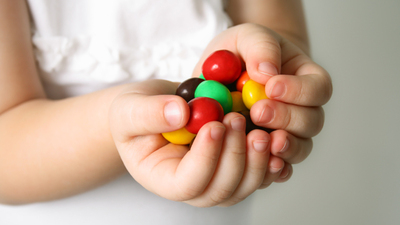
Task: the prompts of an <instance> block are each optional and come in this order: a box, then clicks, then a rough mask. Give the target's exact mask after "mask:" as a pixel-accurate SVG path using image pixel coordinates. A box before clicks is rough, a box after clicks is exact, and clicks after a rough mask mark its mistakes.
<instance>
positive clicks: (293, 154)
mask: <svg viewBox="0 0 400 225" xmlns="http://www.w3.org/2000/svg"><path fill="white" fill-rule="evenodd" d="M270 135H271V154H273V155H275V156H277V157H280V158H282V159H283V160H284V161H285V162H288V163H291V164H296V163H300V162H302V161H304V160H305V159H306V158H307V157H308V156H309V155H310V153H311V150H312V147H313V142H312V139H311V138H305V139H304V138H298V137H296V136H294V135H292V134H290V133H288V132H287V131H285V130H275V131H273V132H272V133H271V134H270Z"/></svg>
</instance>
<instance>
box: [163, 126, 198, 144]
mask: <svg viewBox="0 0 400 225" xmlns="http://www.w3.org/2000/svg"><path fill="white" fill-rule="evenodd" d="M162 136H163V137H164V138H165V139H166V140H167V141H169V142H171V143H172V144H177V145H187V144H190V142H192V140H193V139H194V137H195V136H196V134H192V133H190V132H189V131H187V130H186V128H184V127H182V128H181V129H179V130H176V131H171V132H166V133H162Z"/></svg>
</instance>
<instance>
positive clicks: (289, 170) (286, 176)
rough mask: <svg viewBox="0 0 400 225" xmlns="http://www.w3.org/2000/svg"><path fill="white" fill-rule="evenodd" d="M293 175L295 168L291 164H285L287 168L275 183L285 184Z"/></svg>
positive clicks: (284, 168)
mask: <svg viewBox="0 0 400 225" xmlns="http://www.w3.org/2000/svg"><path fill="white" fill-rule="evenodd" d="M292 175H293V167H292V165H291V164H290V163H285V166H284V167H283V169H282V172H281V173H280V174H279V177H278V179H276V180H275V181H274V182H275V183H283V182H286V181H288V180H289V179H290V177H292Z"/></svg>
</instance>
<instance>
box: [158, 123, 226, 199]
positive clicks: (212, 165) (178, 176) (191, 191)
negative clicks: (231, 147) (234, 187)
mask: <svg viewBox="0 0 400 225" xmlns="http://www.w3.org/2000/svg"><path fill="white" fill-rule="evenodd" d="M225 131H226V128H225V126H224V125H223V124H221V123H219V122H209V123H207V124H205V125H204V126H203V127H202V128H201V129H200V131H199V133H198V134H197V136H196V139H195V140H194V142H193V144H192V146H191V149H190V151H188V153H187V154H186V155H185V156H184V157H183V159H182V160H181V161H180V163H179V165H178V166H177V167H176V168H175V170H176V171H175V173H174V177H173V179H171V180H173V181H174V182H173V185H174V188H172V189H174V190H177V191H176V193H177V196H176V198H175V199H174V200H177V201H187V200H190V199H194V198H196V197H198V196H199V195H201V194H202V193H203V192H204V190H205V189H206V187H207V186H208V184H209V183H210V180H211V179H212V177H213V175H214V173H215V170H216V167H217V164H218V162H219V158H220V154H221V149H222V144H223V140H224V135H225ZM165 181H166V182H168V178H166V180H165Z"/></svg>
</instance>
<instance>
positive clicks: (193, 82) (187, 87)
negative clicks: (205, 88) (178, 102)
mask: <svg viewBox="0 0 400 225" xmlns="http://www.w3.org/2000/svg"><path fill="white" fill-rule="evenodd" d="M203 81H204V80H203V79H201V78H195V77H194V78H190V79H188V80H186V81H184V82H182V83H181V84H180V85H179V86H178V89H176V92H175V94H176V95H178V96H181V97H182V98H183V99H185V100H186V102H189V101H190V100H192V99H193V98H194V91H195V90H196V88H197V86H199V84H200V83H201V82H203Z"/></svg>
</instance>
